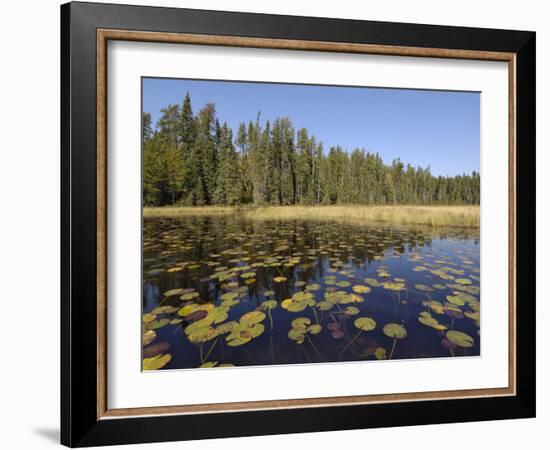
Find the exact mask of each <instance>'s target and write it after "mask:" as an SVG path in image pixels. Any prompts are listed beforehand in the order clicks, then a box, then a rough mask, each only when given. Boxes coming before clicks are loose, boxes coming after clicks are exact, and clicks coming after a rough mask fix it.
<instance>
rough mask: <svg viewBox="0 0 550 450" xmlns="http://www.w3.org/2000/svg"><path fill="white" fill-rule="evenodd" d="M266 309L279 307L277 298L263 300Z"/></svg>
mask: <svg viewBox="0 0 550 450" xmlns="http://www.w3.org/2000/svg"><path fill="white" fill-rule="evenodd" d="M262 306H263V307H264V309H275V308H276V307H277V300H266V301H265V302H262Z"/></svg>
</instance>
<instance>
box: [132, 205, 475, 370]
mask: <svg viewBox="0 0 550 450" xmlns="http://www.w3.org/2000/svg"><path fill="white" fill-rule="evenodd" d="M143 277H144V279H143V313H144V316H143V332H144V350H143V357H144V369H151V370H152V369H160V368H165V369H174V368H196V367H200V366H205V367H212V366H221V365H264V364H294V363H310V362H332V361H357V360H370V359H389V358H390V357H391V359H404V358H434V357H449V356H465V355H470V356H471V355H479V352H480V348H479V314H480V312H479V311H480V306H479V234H478V233H477V231H476V232H472V231H467V230H457V229H453V230H434V229H430V228H428V229H420V228H416V229H407V228H396V227H384V226H359V225H356V224H344V223H335V222H308V221H283V222H281V221H270V222H262V221H253V220H245V219H243V218H241V217H240V216H235V215H233V216H210V217H203V216H201V217H189V218H177V219H174V218H161V219H146V220H145V221H144V224H143ZM367 319H368V320H367ZM392 350H393V351H392Z"/></svg>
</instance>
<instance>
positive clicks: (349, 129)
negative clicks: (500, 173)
mask: <svg viewBox="0 0 550 450" xmlns="http://www.w3.org/2000/svg"><path fill="white" fill-rule="evenodd" d="M186 92H189V94H190V95H191V103H192V107H193V112H194V113H197V112H198V111H199V110H200V109H201V108H202V107H203V106H204V105H205V104H206V103H208V102H212V103H214V104H215V105H216V111H217V114H218V117H219V119H220V122H221V123H223V122H224V121H226V122H227V123H228V125H229V126H231V127H232V128H233V130H236V129H237V127H238V125H239V123H240V122H243V121H244V122H246V123H248V121H250V120H255V119H256V116H257V114H258V111H260V112H261V117H262V119H261V123H262V124H263V123H265V120H266V119H269V120H270V121H273V119H275V118H277V117H285V116H287V117H289V118H290V119H291V121H292V123H293V124H294V127H295V129H296V130H298V129H299V128H302V127H305V128H307V129H308V131H309V132H310V134H314V135H315V136H316V137H317V139H318V140H320V141H322V142H323V144H324V146H325V151H328V149H329V147H331V146H334V145H340V146H342V147H343V148H345V149H347V150H348V151H350V152H351V151H353V150H354V149H355V148H365V149H366V150H368V151H371V152H378V153H379V154H380V156H381V157H382V158H383V160H384V161H385V162H386V163H388V164H389V163H391V161H392V159H394V158H397V157H398V156H399V157H400V158H401V160H402V161H403V162H404V163H411V164H412V165H413V166H419V165H420V166H422V167H427V166H428V165H429V166H430V168H431V170H432V173H433V174H434V175H451V176H452V175H457V174H462V173H470V172H472V171H473V170H476V171H479V153H480V135H479V133H480V104H479V101H480V100H479V93H472V92H449V91H425V90H408V89H380V88H363V87H361V88H357V87H340V86H311V85H293V84H273V83H247V82H227V81H200V80H179V79H156V78H144V79H143V109H144V111H146V112H150V113H151V115H152V119H153V124H156V122H157V120H158V119H159V117H160V109H161V108H163V107H165V106H167V105H168V104H171V103H172V104H173V103H179V104H181V103H182V102H183V98H184V96H185V93H186Z"/></svg>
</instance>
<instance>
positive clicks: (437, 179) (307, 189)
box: [142, 93, 480, 206]
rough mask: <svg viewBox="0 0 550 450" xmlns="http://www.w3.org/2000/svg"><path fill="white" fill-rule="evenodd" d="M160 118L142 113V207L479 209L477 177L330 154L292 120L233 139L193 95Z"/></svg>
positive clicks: (368, 156)
mask: <svg viewBox="0 0 550 450" xmlns="http://www.w3.org/2000/svg"><path fill="white" fill-rule="evenodd" d="M161 113H162V115H161V117H160V119H159V120H158V122H157V124H156V125H155V126H154V127H153V124H152V123H151V114H150V113H148V112H143V115H142V128H143V173H142V177H143V178H142V180H143V182H142V185H143V203H144V205H149V206H163V205H176V204H180V205H193V206H195V205H244V204H252V205H294V204H302V205H318V204H323V205H330V204H341V203H357V204H381V205H387V204H389V205H397V204H479V200H480V175H479V173H478V172H475V171H474V172H472V173H471V174H463V175H457V176H453V177H449V176H434V175H432V174H431V172H430V168H429V166H428V167H427V168H422V167H413V166H412V165H411V164H407V165H405V164H404V163H403V162H402V161H401V160H400V159H399V158H397V159H394V160H393V161H392V163H391V164H386V163H384V161H383V160H382V158H381V157H380V156H379V155H378V154H377V153H370V152H368V151H366V150H364V149H359V148H357V149H355V150H353V151H352V152H351V153H349V152H347V151H346V150H344V149H343V148H342V147H340V146H334V147H330V148H329V149H328V151H326V150H325V149H324V147H323V143H322V142H319V141H318V140H317V139H316V138H315V136H313V135H311V134H310V133H309V132H308V130H307V129H306V128H300V129H299V130H298V131H297V132H296V130H295V129H294V126H293V125H292V122H291V121H290V119H289V118H288V117H282V118H277V119H275V120H274V121H273V123H270V122H269V120H268V121H266V122H265V123H261V118H260V114H259V113H258V116H257V118H256V120H255V121H250V122H248V123H244V122H243V123H240V125H239V127H238V129H237V130H236V133H235V135H234V134H233V130H232V129H231V127H229V126H228V125H227V123H225V122H224V123H223V124H221V123H220V121H219V118H218V117H217V115H216V109H215V105H214V104H213V103H208V104H206V105H205V106H204V107H203V108H202V109H201V110H200V111H198V113H197V114H194V113H193V110H192V105H191V98H190V96H189V93H187V95H186V96H185V99H184V101H183V103H182V104H181V106H180V105H178V104H175V105H168V106H166V107H165V108H163V109H162V110H161Z"/></svg>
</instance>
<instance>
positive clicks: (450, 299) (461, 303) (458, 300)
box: [447, 295, 464, 306]
mask: <svg viewBox="0 0 550 450" xmlns="http://www.w3.org/2000/svg"><path fill="white" fill-rule="evenodd" d="M447 301H448V302H449V303H452V304H453V305H456V306H464V300H462V299H461V298H460V297H457V296H456V295H447Z"/></svg>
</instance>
